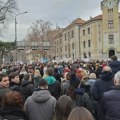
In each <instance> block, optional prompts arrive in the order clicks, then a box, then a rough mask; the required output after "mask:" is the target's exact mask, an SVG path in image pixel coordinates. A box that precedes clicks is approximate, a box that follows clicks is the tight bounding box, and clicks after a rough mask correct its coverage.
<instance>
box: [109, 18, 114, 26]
mask: <svg viewBox="0 0 120 120" xmlns="http://www.w3.org/2000/svg"><path fill="white" fill-rule="evenodd" d="M113 27H114V25H113V20H109V21H108V28H113Z"/></svg>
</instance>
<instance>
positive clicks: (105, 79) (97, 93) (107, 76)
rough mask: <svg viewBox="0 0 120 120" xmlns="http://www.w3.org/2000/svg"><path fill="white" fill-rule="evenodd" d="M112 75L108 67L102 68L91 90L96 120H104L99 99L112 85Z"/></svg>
mask: <svg viewBox="0 0 120 120" xmlns="http://www.w3.org/2000/svg"><path fill="white" fill-rule="evenodd" d="M113 78H114V74H113V73H112V70H111V68H110V67H109V66H106V67H104V68H103V70H102V73H101V75H100V78H99V79H98V80H96V82H95V84H94V86H93V89H92V97H93V100H94V101H95V102H96V103H95V106H94V108H96V112H95V113H96V114H95V116H96V118H97V120H104V115H103V113H102V111H101V99H102V95H103V93H104V92H107V91H109V90H110V88H111V87H112V86H113V85H114V80H113Z"/></svg>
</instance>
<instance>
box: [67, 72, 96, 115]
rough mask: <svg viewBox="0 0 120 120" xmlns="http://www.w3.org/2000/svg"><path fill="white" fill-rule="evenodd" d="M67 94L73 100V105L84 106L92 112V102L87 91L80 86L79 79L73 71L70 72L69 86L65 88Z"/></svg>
mask: <svg viewBox="0 0 120 120" xmlns="http://www.w3.org/2000/svg"><path fill="white" fill-rule="evenodd" d="M67 95H68V96H70V97H71V98H72V100H73V107H77V106H79V107H85V108H86V109H88V110H89V111H90V112H91V113H92V114H93V112H94V110H93V106H92V102H91V100H90V98H89V96H88V94H87V93H85V91H84V89H83V88H82V87H81V81H80V79H79V78H78V77H77V76H76V74H75V73H72V74H71V78H70V86H69V88H68V89H67Z"/></svg>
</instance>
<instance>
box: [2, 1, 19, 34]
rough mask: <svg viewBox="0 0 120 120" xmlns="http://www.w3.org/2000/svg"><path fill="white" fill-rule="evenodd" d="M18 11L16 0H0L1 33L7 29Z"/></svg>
mask: <svg viewBox="0 0 120 120" xmlns="http://www.w3.org/2000/svg"><path fill="white" fill-rule="evenodd" d="M17 10H18V7H17V2H16V0H0V33H1V32H2V31H3V29H5V28H6V26H7V24H8V22H9V21H10V19H11V18H12V15H13V14H14V13H15V12H16V11H17Z"/></svg>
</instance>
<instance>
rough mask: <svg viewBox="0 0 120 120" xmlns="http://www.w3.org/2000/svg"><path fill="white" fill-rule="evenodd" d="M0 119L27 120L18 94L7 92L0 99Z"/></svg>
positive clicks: (21, 99) (22, 102)
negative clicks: (0, 101)
mask: <svg viewBox="0 0 120 120" xmlns="http://www.w3.org/2000/svg"><path fill="white" fill-rule="evenodd" d="M0 117H1V118H3V119H4V120H28V119H27V116H26V113H25V111H24V100H23V98H22V96H21V94H20V93H19V92H16V91H9V92H7V93H6V94H5V97H3V99H2V103H1V108H0Z"/></svg>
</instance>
